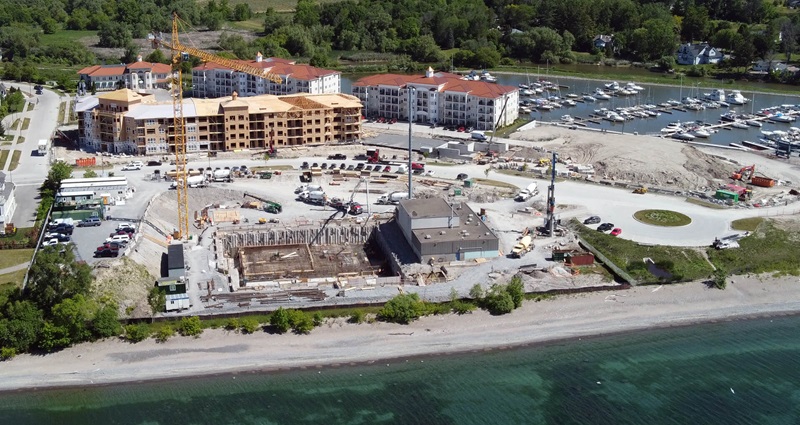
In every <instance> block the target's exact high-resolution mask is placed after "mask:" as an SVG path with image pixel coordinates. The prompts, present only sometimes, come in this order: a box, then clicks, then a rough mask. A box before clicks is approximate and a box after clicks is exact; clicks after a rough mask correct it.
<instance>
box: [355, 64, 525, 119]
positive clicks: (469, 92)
mask: <svg viewBox="0 0 800 425" xmlns="http://www.w3.org/2000/svg"><path fill="white" fill-rule="evenodd" d="M409 91H410V94H409ZM352 93H353V96H356V97H357V98H358V99H360V100H361V102H362V103H363V104H364V112H365V115H366V116H367V117H370V118H380V117H383V118H385V119H392V118H396V119H399V120H403V121H407V120H408V117H409V99H410V102H411V108H410V110H411V111H410V112H411V117H412V120H413V121H414V122H420V123H433V124H437V125H453V126H464V127H474V128H475V129H477V130H491V129H493V128H495V126H496V127H503V126H506V125H510V124H512V123H513V122H514V121H515V120H516V119H517V118H518V117H519V108H518V105H519V89H518V88H516V87H512V86H503V85H499V84H495V83H489V82H485V81H470V80H465V79H463V78H462V77H461V76H460V75H456V74H450V73H447V72H434V71H433V69H431V68H428V70H427V71H426V72H425V75H424V76H415V75H397V74H381V75H372V76H369V77H364V78H362V79H360V80H358V81H356V82H355V83H354V84H353V88H352Z"/></svg>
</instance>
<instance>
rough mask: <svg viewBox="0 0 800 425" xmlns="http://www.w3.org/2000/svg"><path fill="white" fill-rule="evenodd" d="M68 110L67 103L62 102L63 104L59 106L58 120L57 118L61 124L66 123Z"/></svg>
mask: <svg viewBox="0 0 800 425" xmlns="http://www.w3.org/2000/svg"><path fill="white" fill-rule="evenodd" d="M66 109H67V102H61V104H60V105H58V118H57V120H58V122H59V123H60V124H63V123H64V110H66Z"/></svg>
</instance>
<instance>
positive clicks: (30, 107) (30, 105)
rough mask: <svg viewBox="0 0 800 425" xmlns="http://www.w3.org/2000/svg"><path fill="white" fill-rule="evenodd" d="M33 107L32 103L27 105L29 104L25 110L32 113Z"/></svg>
mask: <svg viewBox="0 0 800 425" xmlns="http://www.w3.org/2000/svg"><path fill="white" fill-rule="evenodd" d="M33 107H34V104H33V103H29V104H28V108H27V109H28V110H29V111H32V110H33Z"/></svg>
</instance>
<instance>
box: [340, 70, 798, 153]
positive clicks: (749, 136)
mask: <svg viewBox="0 0 800 425" xmlns="http://www.w3.org/2000/svg"><path fill="white" fill-rule="evenodd" d="M542 71H543V69H542ZM362 77H364V75H357V76H356V75H343V76H342V93H351V87H352V83H353V82H355V81H357V80H358V79H359V78H362ZM496 77H497V79H498V84H504V85H510V86H515V87H517V86H519V84H528V83H529V82H532V81H536V80H537V75H536V74H535V73H534V74H531V75H529V76H525V75H507V74H498V75H496ZM541 78H543V79H547V80H549V81H552V82H554V83H557V84H559V85H561V86H567V87H568V88H562V89H561V90H560V93H558V92H553V93H551V95H557V96H561V97H564V96H566V95H567V94H568V93H575V94H581V93H584V92H586V93H591V92H594V90H595V89H596V88H602V87H603V86H604V84H606V83H609V82H611V81H610V80H587V79H566V78H562V79H558V78H556V77H552V76H551V77H548V76H547V75H541ZM626 82H627V81H619V83H620V84H621V85H624V84H625V83H626ZM665 82H669V83H678V81H675V80H668V81H665ZM684 82H685V84H684V86H683V87H680V86H678V87H673V86H661V85H653V84H646V83H639V84H638V85H639V86H641V87H643V88H644V90H643V91H641V92H640V93H639V95H637V96H625V97H613V98H612V99H611V100H608V101H598V102H593V103H578V104H577V105H576V106H574V107H562V108H559V109H553V110H552V111H549V112H546V111H538V110H536V111H535V112H534V115H533V117H534V118H535V119H537V120H540V121H559V120H560V118H561V116H563V115H571V116H573V117H581V118H587V117H588V116H589V114H591V113H593V112H594V110H595V109H600V108H607V109H612V110H613V109H614V108H618V107H629V106H635V105H639V104H645V103H651V104H659V103H662V102H666V101H667V100H670V99H675V100H680V99H682V98H683V97H686V96H699V97H702V96H703V95H704V94H705V93H708V92H710V91H711V89H714V88H721V89H723V90H725V92H726V93H728V92H730V90H733V89H736V87H735V85H730V84H725V85H720V86H719V87H716V86H715V87H712V86H708V85H706V84H708V83H707V82H703V83H701V84H700V85H698V84H696V83H694V82H693V81H691V82H690V81H689V80H688V79H686V80H685V81H684ZM742 94H744V96H745V97H746V98H748V99H751V102H750V103H748V104H747V105H743V106H733V105H731V107H730V108H719V109H706V110H703V111H687V112H680V111H674V113H673V114H666V113H665V114H661V116H659V117H655V118H648V119H644V118H637V119H635V120H632V121H627V122H625V123H611V122H608V121H601V122H600V124H588V126H589V127H592V128H604V129H607V130H613V131H622V132H625V133H634V132H636V133H638V134H657V133H659V132H660V130H661V129H662V128H664V127H666V126H667V124H669V123H670V122H672V121H680V122H693V121H698V120H700V121H703V122H707V123H712V124H716V123H717V122H718V121H719V117H720V115H722V114H723V113H725V112H728V111H735V112H738V113H751V112H753V111H758V110H760V109H763V108H767V107H770V106H777V105H783V104H800V97H798V96H794V95H780V94H760V93H755V94H754V93H752V92H746V91H745V92H742ZM525 115H526V114H524V113H520V116H521V117H523V118H529V117H526V116H525ZM789 126H790V125H789V124H770V123H765V124H764V126H763V127H762V128H755V127H749V128H747V129H730V130H720V131H719V132H717V133H715V134H712V135H711V137H709V138H708V139H696V140H695V141H696V142H703V143H712V144H718V145H725V146H727V145H728V144H729V143H732V142H735V143H739V142H741V141H743V140H748V141H752V142H758V141H759V138H760V137H761V131H762V130H770V131H771V130H784V131H785V130H788V128H789ZM798 126H800V125H798Z"/></svg>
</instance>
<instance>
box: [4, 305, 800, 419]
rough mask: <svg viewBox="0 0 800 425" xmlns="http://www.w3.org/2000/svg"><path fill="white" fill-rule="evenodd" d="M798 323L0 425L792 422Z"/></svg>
mask: <svg viewBox="0 0 800 425" xmlns="http://www.w3.org/2000/svg"><path fill="white" fill-rule="evenodd" d="M454 320H457V319H454ZM799 326H800V318H799V317H780V318H772V319H755V320H741V321H731V322H721V323H711V324H704V325H697V326H692V327H682V328H671V329H658V330H652V331H645V332H637V333H629V334H620V335H614V336H609V337H598V338H589V339H586V338H584V339H582V340H571V341H563V342H558V343H552V344H549V345H541V346H532V347H525V348H519V349H513V350H505V351H503V350H498V351H491V352H480V353H470V354H461V355H451V356H437V357H427V358H417V359H408V360H397V361H391V362H385V361H384V362H378V363H377V364H374V365H369V366H353V367H342V368H323V369H320V370H317V369H309V370H298V371H290V372H281V373H271V374H259V373H252V374H238V375H224V376H216V377H205V378H196V379H184V380H174V381H163V382H152V383H143V384H126V385H113V386H105V387H90V388H76V389H68V390H44V391H42V390H40V391H29V392H21V393H6V394H0V418H2V419H0V422H1V423H4V424H15V425H18V424H300V423H309V424H614V425H619V424H748V425H751V424H797V423H798V422H799V421H800V342H798V339H797V329H798V327H799ZM323 331H324V330H323ZM253 337H254V338H257V336H253ZM308 338H314V335H313V334H312V335H310V336H308ZM2 367H13V362H12V363H10V364H4V365H3V366H2Z"/></svg>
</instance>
